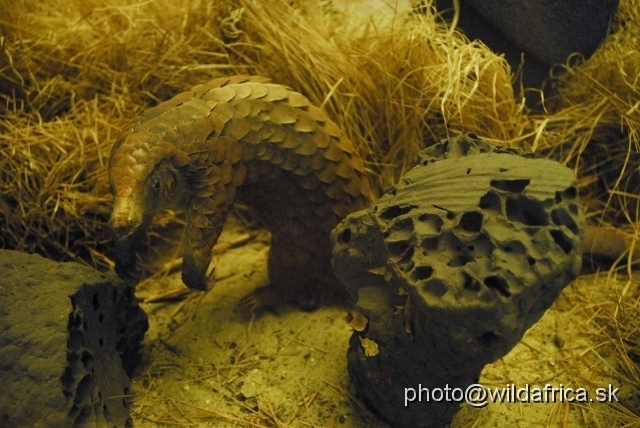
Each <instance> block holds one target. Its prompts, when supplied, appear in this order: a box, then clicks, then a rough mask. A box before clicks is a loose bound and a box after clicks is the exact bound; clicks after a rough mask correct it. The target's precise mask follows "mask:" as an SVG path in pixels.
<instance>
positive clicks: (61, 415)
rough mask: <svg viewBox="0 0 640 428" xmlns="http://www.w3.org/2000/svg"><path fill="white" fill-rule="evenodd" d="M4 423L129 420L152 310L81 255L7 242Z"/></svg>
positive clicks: (0, 265)
mask: <svg viewBox="0 0 640 428" xmlns="http://www.w3.org/2000/svg"><path fill="white" fill-rule="evenodd" d="M0 299H1V300H0V301H1V302H2V303H1V304H0V325H1V326H2V335H1V336H0V383H1V384H2V388H0V426H3V427H16V428H17V427H118V428H120V427H126V426H132V422H131V419H130V417H129V411H128V409H127V404H128V403H127V397H129V396H130V393H129V376H131V374H132V372H133V369H134V368H135V366H136V365H137V364H138V362H139V352H138V351H139V347H140V342H141V340H142V338H143V336H144V333H145V331H146V329H147V317H146V315H145V314H144V312H143V311H142V310H141V309H140V308H139V306H138V304H137V302H136V300H135V297H134V296H133V290H132V289H131V288H128V287H125V286H122V285H120V283H119V281H118V280H117V279H116V278H115V277H114V276H112V275H103V274H101V273H99V272H96V271H95V270H93V269H91V268H89V267H85V266H82V265H80V264H78V263H56V262H53V261H51V260H47V259H44V258H42V257H40V256H37V255H28V254H25V253H21V252H17V251H8V250H0Z"/></svg>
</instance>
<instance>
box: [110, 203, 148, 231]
mask: <svg viewBox="0 0 640 428" xmlns="http://www.w3.org/2000/svg"><path fill="white" fill-rule="evenodd" d="M142 217H143V213H142V206H141V205H140V203H138V202H137V201H136V199H135V198H132V197H125V198H116V200H115V204H114V206H113V212H112V213H111V219H110V220H109V222H110V223H111V227H113V229H114V230H115V231H116V233H117V234H118V235H120V236H126V235H129V234H131V233H133V232H134V231H135V230H136V229H137V228H138V227H139V226H140V225H141V224H142Z"/></svg>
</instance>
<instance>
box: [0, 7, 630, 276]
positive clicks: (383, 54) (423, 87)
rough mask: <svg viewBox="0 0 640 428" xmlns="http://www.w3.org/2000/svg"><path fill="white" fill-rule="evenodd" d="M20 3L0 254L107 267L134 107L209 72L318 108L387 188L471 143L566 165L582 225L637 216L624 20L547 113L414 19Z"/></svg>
mask: <svg viewBox="0 0 640 428" xmlns="http://www.w3.org/2000/svg"><path fill="white" fill-rule="evenodd" d="M294 3H295V6H294V7H291V6H289V5H288V4H287V3H285V2H284V1H276V2H270V4H269V7H263V6H261V5H260V4H256V3H255V2H253V1H249V0H226V1H217V2H207V1H199V0H183V1H181V2H178V3H176V2H169V1H166V0H155V1H150V2H133V1H130V0H129V1H126V0H98V1H91V2H86V1H72V2H62V1H51V2H46V3H42V2H37V1H32V0H23V1H21V2H19V3H17V4H14V5H13V6H12V7H11V8H9V7H8V6H7V4H5V5H4V9H5V10H2V11H1V12H2V13H1V14H0V27H1V28H2V34H3V36H2V39H1V47H2V49H1V51H0V96H1V97H2V103H0V116H1V117H2V121H1V122H0V126H1V128H0V129H2V134H1V136H0V173H1V174H2V175H1V176H0V194H1V195H2V197H1V198H0V230H1V231H2V236H3V242H2V245H3V246H4V247H6V248H17V249H23V250H26V251H30V252H31V251H38V252H41V253H44V254H47V255H49V256H53V257H56V258H60V257H61V256H66V257H77V256H80V257H81V258H82V259H84V260H87V261H89V262H91V263H92V264H94V265H96V264H98V265H99V264H107V265H109V264H110V246H109V240H110V238H111V236H110V231H109V228H108V226H107V224H106V219H107V216H108V213H109V210H110V196H109V193H108V185H107V180H106V167H105V162H106V159H107V157H108V153H109V148H110V146H111V144H112V142H113V141H114V139H115V137H116V135H117V134H118V132H119V131H120V129H122V127H123V126H124V125H125V124H126V123H127V122H128V121H129V120H131V119H132V118H134V117H136V116H137V115H138V114H139V113H140V112H141V111H143V110H144V109H145V108H147V107H149V106H152V105H155V104H157V103H158V102H159V101H161V100H165V99H168V98H170V97H171V96H173V95H174V94H176V93H178V92H180V91H182V90H186V89H188V88H190V87H191V86H192V85H195V84H197V83H200V82H203V81H206V80H208V79H210V78H212V77H216V76H220V75H229V74H238V73H250V74H261V75H265V76H269V77H271V78H272V79H273V80H274V81H276V82H281V83H285V84H288V85H290V86H292V87H293V88H295V89H296V90H299V91H301V92H302V93H304V94H305V95H307V96H308V97H309V98H310V99H311V100H312V101H313V102H315V103H316V104H319V105H322V106H323V107H324V108H325V109H326V110H327V112H328V113H329V114H330V116H331V117H332V118H334V120H336V122H338V124H340V125H341V126H342V127H343V129H344V130H345V131H346V132H347V133H348V134H349V136H350V137H351V138H352V139H353V140H354V141H355V143H356V145H357V146H358V147H359V149H360V150H361V153H362V155H363V156H364V157H365V158H367V159H368V160H369V161H370V166H371V168H372V169H373V170H374V171H375V172H376V174H375V176H376V177H377V180H378V183H377V184H378V187H384V185H386V184H389V183H392V182H393V181H394V180H395V179H397V178H398V177H399V175H401V173H402V172H403V171H404V170H406V169H407V167H408V166H409V165H410V164H411V162H412V161H413V159H414V158H415V156H416V154H417V152H418V151H419V150H420V148H422V147H423V146H424V145H425V144H427V145H428V144H430V143H432V142H434V141H437V140H439V139H441V138H445V137H448V136H451V135H455V134H458V133H460V132H462V131H472V132H475V133H477V134H478V135H479V136H481V137H483V138H486V139H488V140H489V141H492V142H495V143H506V144H512V145H519V146H523V147H532V148H534V149H537V150H539V151H542V152H543V153H544V154H546V155H549V156H553V157H555V158H556V159H558V160H560V161H561V162H563V163H566V164H569V165H571V166H573V167H575V169H576V171H577V172H578V173H579V175H580V177H581V184H582V190H583V195H584V197H585V198H584V201H585V204H586V205H587V206H588V207H589V211H590V212H591V213H592V215H597V221H604V222H606V223H612V224H615V225H616V226H627V227H630V228H632V225H633V224H634V223H635V222H637V218H638V196H637V195H638V190H639V189H638V186H640V180H638V177H637V174H638V173H637V171H636V170H637V168H636V166H637V165H638V134H637V130H638V127H639V126H640V111H638V101H637V99H638V91H639V86H640V83H639V82H638V81H637V72H636V70H637V69H638V66H640V51H638V50H637V49H636V46H635V44H634V40H636V39H635V37H637V36H638V33H639V32H640V23H639V22H638V20H639V19H640V17H639V12H638V10H637V8H634V7H632V1H631V0H628V1H626V2H625V1H623V2H622V9H621V13H620V18H619V19H618V22H617V25H616V33H615V34H614V35H613V36H612V37H611V38H610V40H609V41H608V42H607V43H606V45H605V46H604V47H603V49H601V50H600V51H599V52H598V53H597V54H596V55H595V56H594V57H593V58H592V59H591V60H589V61H587V62H586V63H585V64H584V65H582V66H578V67H574V68H570V69H569V70H568V73H566V74H565V75H564V76H563V77H561V78H560V79H559V80H558V82H557V85H558V86H559V90H558V95H557V97H556V99H554V100H551V101H552V102H550V103H549V105H554V106H555V108H554V110H553V111H550V112H549V113H548V114H543V115H540V114H537V115H536V114H528V113H527V111H526V109H525V107H524V105H523V102H522V100H519V99H516V98H515V97H514V92H513V90H512V87H511V84H510V83H511V78H512V76H511V71H510V69H509V67H508V65H507V64H506V62H505V61H504V59H503V58H502V57H500V56H498V55H496V54H494V53H491V52H490V51H488V50H487V49H486V48H485V47H484V46H483V45H481V44H480V43H477V42H474V43H469V42H468V40H466V39H465V38H464V36H462V35H460V34H459V33H457V32H455V31H451V29H450V28H448V27H447V26H446V25H442V24H441V23H438V21H437V19H436V16H435V13H434V11H433V10H432V9H430V8H425V9H423V10H424V13H423V14H422V15H420V16H417V15H415V14H414V15H411V14H409V13H406V14H399V15H397V16H395V17H394V22H393V25H376V22H375V21H374V20H373V19H372V18H367V17H363V16H360V15H346V14H344V13H343V12H342V11H341V9H339V8H338V7H336V6H335V5H334V4H333V3H331V2H327V1H312V0H307V1H299V2H294Z"/></svg>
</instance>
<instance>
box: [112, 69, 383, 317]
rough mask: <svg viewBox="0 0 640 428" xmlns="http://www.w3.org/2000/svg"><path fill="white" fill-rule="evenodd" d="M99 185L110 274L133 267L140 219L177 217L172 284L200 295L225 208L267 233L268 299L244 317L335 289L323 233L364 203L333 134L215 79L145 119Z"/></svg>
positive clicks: (255, 81)
mask: <svg viewBox="0 0 640 428" xmlns="http://www.w3.org/2000/svg"><path fill="white" fill-rule="evenodd" d="M109 177H110V182H111V186H112V192H113V194H114V196H115V204H114V210H113V213H112V216H111V223H112V225H113V227H114V228H115V229H116V231H117V232H118V234H119V241H118V242H119V245H118V248H120V249H122V254H120V255H119V256H118V257H117V259H116V265H117V270H118V272H121V271H124V270H129V269H131V268H132V267H133V266H132V265H133V258H132V249H133V248H134V247H135V242H136V241H137V240H138V237H139V235H140V234H141V231H144V228H145V227H146V225H147V224H148V220H147V219H150V218H152V217H153V215H154V214H156V213H157V212H159V211H160V210H163V209H168V208H173V209H175V208H182V209H186V210H187V226H186V230H185V238H184V259H183V260H184V261H183V271H182V278H183V281H184V283H185V284H186V285H187V286H189V287H192V288H196V289H205V288H207V285H208V281H207V278H206V271H207V267H208V265H209V262H210V259H211V248H212V246H213V245H214V244H215V242H216V240H217V239H218V236H219V234H220V231H221V229H222V226H223V224H224V221H225V219H226V217H227V214H228V212H229V210H230V208H231V206H232V205H233V203H234V202H235V201H236V200H239V201H241V202H243V203H244V204H245V205H247V206H249V207H251V208H253V209H254V210H255V211H256V212H257V213H258V214H259V215H260V217H261V219H262V220H263V221H264V224H265V226H266V227H267V228H268V229H269V230H270V231H271V233H272V248H271V252H270V255H269V264H268V269H269V277H270V281H271V287H270V288H269V289H265V290H260V291H258V292H257V293H256V294H255V295H254V296H253V297H251V298H250V299H249V301H250V302H251V305H254V306H260V305H261V304H264V303H268V304H275V303H278V300H279V301H283V300H290V301H295V302H298V303H299V304H300V305H301V306H303V307H312V306H314V305H315V303H316V302H317V301H318V294H322V292H323V291H324V290H325V288H331V287H333V286H338V287H339V288H340V287H341V286H339V284H338V281H337V279H336V278H335V277H334V276H333V273H332V271H331V267H330V248H329V233H330V231H331V229H333V227H335V225H336V224H337V223H338V221H339V220H341V219H342V218H344V217H345V216H346V215H347V214H349V213H350V212H353V211H355V210H358V209H362V208H364V207H365V206H367V205H368V204H369V203H370V201H371V199H372V194H371V191H370V188H369V184H368V181H367V178H366V170H365V167H364V164H363V162H362V160H361V159H360V158H359V157H358V156H357V155H356V154H355V150H354V147H353V145H352V143H351V142H350V141H349V140H348V139H347V138H346V137H345V136H344V135H343V134H342V133H341V132H340V130H339V129H338V127H337V126H336V125H335V124H334V123H333V122H332V121H331V120H329V119H328V118H327V116H326V115H325V114H324V113H323V112H322V111H321V110H320V109H318V108H317V107H315V106H313V105H312V104H311V103H310V102H309V101H308V100H307V99H306V98H305V97H304V96H302V95H300V94H299V93H297V92H294V91H292V90H291V89H289V88H286V87H284V86H281V85H277V84H273V83H269V81H268V80H267V79H264V78H260V77H248V76H236V77H232V78H224V79H216V80H214V81H212V82H209V83H208V84H205V85H199V86H196V87H195V88H193V89H192V90H191V91H188V92H184V93H182V94H179V95H177V96H176V97H174V98H173V99H171V100H169V101H166V102H164V103H161V104H160V105H158V106H157V107H155V108H152V109H149V110H147V111H146V112H144V113H143V114H142V115H141V116H140V117H139V118H138V119H137V120H136V121H135V122H134V123H133V124H132V125H131V126H130V127H129V128H128V129H127V130H125V131H124V132H123V133H122V135H121V136H120V137H119V138H118V140H117V141H116V143H115V144H114V147H113V149H112V152H111V157H110V163H109ZM118 265H120V266H118ZM125 268H126V269H125Z"/></svg>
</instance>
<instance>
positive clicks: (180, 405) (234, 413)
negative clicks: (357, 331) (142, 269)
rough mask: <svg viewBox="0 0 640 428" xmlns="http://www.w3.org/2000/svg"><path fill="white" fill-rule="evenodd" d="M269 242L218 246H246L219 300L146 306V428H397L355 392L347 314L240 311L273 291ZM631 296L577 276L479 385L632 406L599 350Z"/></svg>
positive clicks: (234, 253) (603, 420) (238, 236)
mask: <svg viewBox="0 0 640 428" xmlns="http://www.w3.org/2000/svg"><path fill="white" fill-rule="evenodd" d="M267 240H268V236H267V235H266V234H265V233H264V232H263V233H258V234H255V233H254V234H251V235H247V231H246V230H245V229H243V228H242V227H241V226H239V224H238V223H237V222H234V221H232V222H230V224H229V225H228V227H227V228H226V229H225V232H224V233H223V235H222V236H221V238H220V240H219V242H221V243H229V242H234V241H239V242H242V243H243V245H239V246H237V247H235V248H230V249H228V250H227V251H225V252H223V253H222V254H218V255H217V256H216V257H215V266H216V270H215V275H216V277H217V278H218V279H217V282H216V285H215V286H214V287H213V288H212V289H211V290H210V291H209V292H206V293H202V292H186V294H182V299H181V300H177V301H170V302H155V303H143V304H142V307H143V309H144V310H145V311H146V312H147V314H148V315H149V318H150V324H151V327H150V330H149V332H148V333H147V336H146V339H145V344H146V346H145V348H146V349H145V366H144V367H143V368H142V369H141V372H140V374H139V375H138V376H137V377H136V378H135V379H134V382H133V388H132V389H133V393H134V396H135V398H134V403H133V406H132V409H133V418H134V421H135V426H136V427H162V426H185V427H199V426H203V427H207V426H215V427H227V426H228V427H233V426H237V427H344V428H350V427H354V428H355V427H387V426H388V425H387V424H385V423H383V422H381V421H379V420H378V419H377V418H376V417H375V416H373V415H372V414H371V413H370V412H369V411H368V410H366V409H365V408H364V406H363V405H362V403H360V402H359V401H358V400H356V399H355V398H354V393H353V391H350V389H349V384H348V375H347V371H346V352H347V347H348V339H349V337H350V335H351V332H350V328H349V327H348V326H347V325H346V322H345V320H344V316H345V314H346V311H345V309H342V308H321V309H319V310H317V311H315V312H311V313H306V312H302V311H300V310H298V309H297V308H295V307H286V308H280V309H279V313H278V314H273V313H266V314H264V315H262V316H260V317H255V318H252V317H251V316H250V315H249V314H248V313H246V312H244V311H242V310H239V309H238V302H239V300H240V299H241V298H242V297H243V296H245V295H247V294H248V293H249V292H251V290H253V289H254V288H255V287H258V286H261V285H264V284H266V282H267V272H266V256H267V251H268V245H267ZM245 241H247V242H246V243H245ZM223 246H224V244H223ZM174 291H175V292H177V293H178V294H180V293H182V292H183V291H186V290H185V289H184V286H183V285H182V283H181V281H180V278H179V272H175V273H172V274H170V275H167V276H165V277H162V276H161V275H156V277H152V278H150V279H147V280H144V281H143V282H141V283H140V284H139V285H138V288H137V294H138V297H139V298H140V299H141V300H143V301H144V300H148V299H158V298H161V297H162V296H165V297H167V298H170V295H167V293H172V292H174ZM623 293H625V296H627V297H629V296H631V295H635V296H636V298H637V295H638V284H637V283H636V282H630V281H628V280H627V279H625V278H624V275H621V277H620V278H613V277H611V278H608V279H607V274H606V273H604V274H600V275H589V276H583V277H581V278H579V279H578V280H577V281H575V282H574V283H573V284H571V285H569V286H568V287H567V288H566V289H565V291H564V292H563V294H562V295H561V296H560V298H559V299H558V300H557V301H556V303H555V304H554V306H553V307H552V308H551V309H550V310H549V311H548V312H547V313H546V314H545V316H544V317H543V318H542V320H541V321H540V322H539V323H538V324H536V325H535V326H534V327H533V328H531V329H530V331H528V332H527V334H526V335H525V337H524V339H523V340H522V341H521V342H520V343H519V344H518V345H517V346H516V347H515V348H514V349H513V350H512V351H511V352H510V353H509V354H508V355H506V356H505V357H504V358H502V359H500V360H498V361H496V362H495V363H493V364H491V365H489V366H487V367H486V368H485V370H484V371H483V373H482V376H481V379H480V380H481V382H482V383H483V384H484V385H485V386H488V387H491V388H496V387H503V386H506V385H508V384H515V385H516V387H517V388H518V387H522V386H524V385H525V384H530V385H532V386H540V387H542V386H544V384H546V383H550V384H552V385H554V386H556V387H559V385H560V384H563V385H564V386H565V387H569V386H571V387H584V388H586V389H587V390H589V391H590V394H592V395H591V397H592V398H593V397H594V392H595V389H596V388H597V387H607V384H609V383H611V384H613V386H614V387H619V388H621V390H620V392H619V393H618V396H619V398H625V399H626V403H627V404H626V405H627V406H629V404H628V403H629V400H628V397H630V396H632V395H633V394H634V392H633V391H631V389H630V388H629V387H628V386H625V385H624V384H623V383H621V382H622V381H621V380H620V379H621V377H620V376H619V374H620V371H621V370H622V367H621V364H622V363H621V362H620V361H618V360H617V359H616V358H615V357H613V356H611V355H615V354H612V353H611V354H610V351H611V350H610V349H607V346H601V345H602V339H601V334H600V332H599V327H598V324H597V322H596V320H597V318H598V316H597V315H598V314H597V312H598V311H599V310H598V309H594V307H595V305H594V304H593V302H600V303H601V302H602V301H605V300H606V301H610V303H611V307H614V306H615V302H616V300H617V299H618V298H620V296H621V295H622V294H623ZM419 381H420V380H419V379H416V385H408V387H418V383H419ZM635 394H637V391H636V392H635ZM637 398H639V397H636V399H637ZM633 403H635V404H631V405H636V404H637V405H638V406H640V401H634V402H633ZM401 405H404V403H398V406H401ZM623 413H624V412H623ZM619 418H620V412H615V411H614V410H613V409H612V408H611V407H610V406H609V405H607V404H602V403H598V402H594V403H590V404H577V403H566V402H565V403H560V402H556V403H550V404H540V403H530V404H523V403H516V404H494V403H490V404H489V405H488V406H486V407H484V408H479V409H478V408H473V407H470V406H468V405H463V406H462V408H461V410H460V411H459V412H458V414H457V415H456V417H455V419H454V421H453V424H452V426H453V427H472V426H478V427H479V426H482V427H485V426H496V427H498V426H516V425H517V426H530V427H536V426H540V427H543V426H544V427H547V426H554V427H555V426H562V427H578V426H580V427H590V426H592V427H604V426H607V427H611V426H622V425H620V420H619ZM632 420H633V418H632V419H631V421H632ZM636 421H637V423H638V424H639V425H637V426H640V420H637V419H636ZM627 426H633V424H632V425H627Z"/></svg>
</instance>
